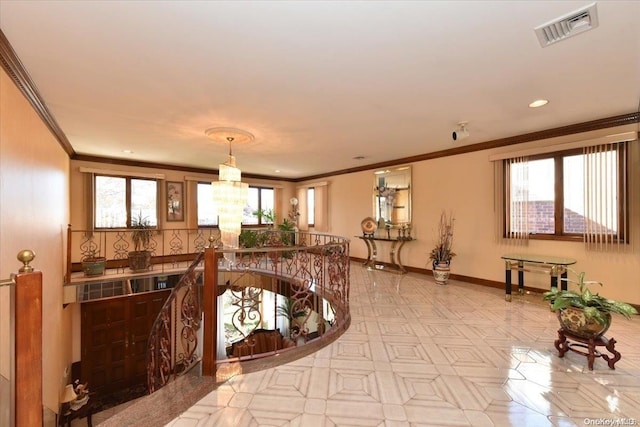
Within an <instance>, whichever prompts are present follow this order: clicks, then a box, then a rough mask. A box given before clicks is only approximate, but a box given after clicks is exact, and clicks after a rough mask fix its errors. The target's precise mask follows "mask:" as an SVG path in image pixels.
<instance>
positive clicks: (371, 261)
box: [356, 236, 415, 274]
mask: <svg viewBox="0 0 640 427" xmlns="http://www.w3.org/2000/svg"><path fill="white" fill-rule="evenodd" d="M356 237H357V238H359V239H362V240H364V243H365V244H366V245H367V260H366V261H365V262H364V265H365V266H366V267H367V268H377V269H388V270H390V271H392V272H395V273H400V274H405V273H406V272H407V270H406V269H405V268H404V266H403V265H402V258H401V256H400V254H401V252H402V247H403V246H404V244H405V243H407V242H412V241H414V240H415V239H413V238H411V237H405V238H399V239H389V238H384V237H369V236H356ZM376 242H390V243H391V249H390V250H389V258H390V260H391V264H390V265H384V264H381V263H378V262H376V259H377V257H378V248H377V247H376Z"/></svg>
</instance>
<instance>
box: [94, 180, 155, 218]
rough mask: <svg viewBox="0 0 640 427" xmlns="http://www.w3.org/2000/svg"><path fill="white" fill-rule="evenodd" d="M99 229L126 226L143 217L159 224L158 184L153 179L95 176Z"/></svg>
mask: <svg viewBox="0 0 640 427" xmlns="http://www.w3.org/2000/svg"><path fill="white" fill-rule="evenodd" d="M94 194H95V216H94V226H95V227H96V228H125V227H130V226H131V221H132V219H135V218H138V217H139V216H142V218H146V219H147V220H149V224H150V225H152V226H157V225H158V211H157V209H158V183H157V181H156V180H153V179H141V178H125V177H117V176H105V175H96V177H95V191H94Z"/></svg>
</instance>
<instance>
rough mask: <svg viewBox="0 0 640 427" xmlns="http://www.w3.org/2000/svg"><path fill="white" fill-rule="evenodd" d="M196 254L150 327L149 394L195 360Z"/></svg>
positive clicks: (198, 295) (198, 304)
mask: <svg viewBox="0 0 640 427" xmlns="http://www.w3.org/2000/svg"><path fill="white" fill-rule="evenodd" d="M203 259H204V252H200V254H198V256H197V257H196V259H195V260H194V261H193V262H192V263H191V265H190V266H189V268H188V269H187V271H186V273H185V274H184V275H183V276H182V278H181V279H180V281H179V282H178V284H177V285H176V286H175V288H174V289H173V291H172V292H171V295H170V296H169V298H167V300H166V301H165V303H164V305H163V307H162V309H161V310H160V313H159V314H158V317H157V318H156V320H155V321H154V323H153V326H152V327H151V332H150V335H149V346H148V350H147V381H148V387H149V392H150V393H153V392H154V391H155V390H157V389H158V388H160V387H162V386H163V385H165V384H167V383H168V382H169V381H170V380H171V379H172V378H175V377H176V376H178V375H181V374H184V373H186V372H188V371H189V370H190V369H191V368H193V366H195V365H196V364H197V363H198V362H199V361H200V357H201V354H199V353H197V352H196V350H197V349H198V331H199V330H200V322H201V318H202V280H201V277H202V273H203V269H202V265H201V264H202V260H203Z"/></svg>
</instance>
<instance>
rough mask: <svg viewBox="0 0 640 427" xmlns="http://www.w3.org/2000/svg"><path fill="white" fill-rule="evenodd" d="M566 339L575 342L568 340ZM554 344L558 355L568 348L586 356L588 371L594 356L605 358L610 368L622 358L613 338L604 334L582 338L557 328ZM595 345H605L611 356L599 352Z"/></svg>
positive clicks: (594, 358)
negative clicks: (556, 337)
mask: <svg viewBox="0 0 640 427" xmlns="http://www.w3.org/2000/svg"><path fill="white" fill-rule="evenodd" d="M567 339H569V340H571V341H575V342H569V341H567ZM554 344H555V347H556V349H557V350H558V352H559V353H560V354H559V355H558V357H564V354H565V353H566V352H567V351H569V350H571V351H573V352H574V353H578V354H581V355H583V356H586V357H587V360H588V366H589V370H590V371H593V362H594V361H595V360H596V357H602V358H603V359H604V360H606V361H607V364H608V365H609V368H610V369H616V368H615V367H614V366H613V365H615V364H616V362H617V361H618V360H620V359H621V358H622V355H621V354H620V353H619V352H618V351H616V349H615V346H616V340H615V339H613V338H606V337H605V336H604V335H600V336H599V337H596V338H582V337H578V336H576V335H573V334H572V333H570V332H568V331H566V330H564V329H563V328H560V329H559V330H558V339H557V340H556V341H555V343H554ZM596 347H605V348H606V349H607V350H608V351H609V352H610V353H611V354H612V355H613V357H610V356H609V355H607V354H604V353H600V352H599V351H598V350H596ZM585 350H586V351H585Z"/></svg>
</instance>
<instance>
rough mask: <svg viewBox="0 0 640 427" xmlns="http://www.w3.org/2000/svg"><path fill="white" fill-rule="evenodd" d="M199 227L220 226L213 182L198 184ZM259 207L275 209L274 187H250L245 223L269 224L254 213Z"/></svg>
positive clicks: (243, 221) (243, 222) (244, 215)
mask: <svg viewBox="0 0 640 427" xmlns="http://www.w3.org/2000/svg"><path fill="white" fill-rule="evenodd" d="M196 198H197V199H196V200H197V206H198V227H212V226H216V227H217V226H218V217H217V216H216V215H215V214H214V213H215V212H216V209H215V203H214V200H213V188H212V185H211V183H207V182H199V183H198V185H197V195H196ZM258 209H262V210H263V211H268V210H271V211H273V209H274V189H273V188H267V187H251V186H250V187H249V197H248V199H247V205H246V206H245V208H244V210H243V219H242V224H243V225H263V224H267V222H265V219H264V218H258V217H257V216H256V215H254V214H253V213H254V212H255V211H257V210H258Z"/></svg>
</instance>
